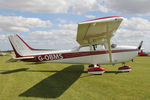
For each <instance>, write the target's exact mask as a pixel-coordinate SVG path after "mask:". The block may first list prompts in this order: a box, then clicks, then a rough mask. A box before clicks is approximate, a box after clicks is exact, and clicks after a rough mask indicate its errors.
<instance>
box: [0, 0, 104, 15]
mask: <svg viewBox="0 0 150 100" xmlns="http://www.w3.org/2000/svg"><path fill="white" fill-rule="evenodd" d="M102 2H103V0H55V1H54V0H25V1H24V2H22V1H21V0H0V8H4V9H14V10H19V11H30V12H36V13H68V12H69V10H70V9H71V8H72V12H73V13H77V14H82V13H85V12H88V11H95V10H101V11H103V12H106V11H107V9H106V8H105V7H104V6H103V5H102Z"/></svg>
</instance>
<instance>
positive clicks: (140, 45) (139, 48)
mask: <svg viewBox="0 0 150 100" xmlns="http://www.w3.org/2000/svg"><path fill="white" fill-rule="evenodd" d="M142 45H143V41H141V42H140V44H139V46H138V50H141V47H142Z"/></svg>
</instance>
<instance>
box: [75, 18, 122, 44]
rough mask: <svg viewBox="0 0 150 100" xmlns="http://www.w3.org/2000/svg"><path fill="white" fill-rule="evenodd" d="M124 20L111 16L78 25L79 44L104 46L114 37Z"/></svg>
mask: <svg viewBox="0 0 150 100" xmlns="http://www.w3.org/2000/svg"><path fill="white" fill-rule="evenodd" d="M122 20H123V18H122V17H120V16H110V17H103V18H97V19H93V20H89V21H85V22H82V23H79V24H78V32H77V42H78V43H79V44H80V45H94V44H104V43H105V42H106V40H107V38H111V37H112V36H114V33H115V32H116V30H117V29H118V27H119V26H120V24H121V22H122Z"/></svg>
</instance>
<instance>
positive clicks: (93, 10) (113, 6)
mask: <svg viewBox="0 0 150 100" xmlns="http://www.w3.org/2000/svg"><path fill="white" fill-rule="evenodd" d="M149 4H150V0H24V1H23V0H0V50H11V49H12V47H11V45H10V43H9V41H8V39H7V36H8V35H10V34H16V33H17V34H19V35H20V36H21V37H22V38H23V39H24V40H25V41H26V42H27V43H28V44H29V45H30V46H31V47H33V48H41V49H44V48H45V49H69V48H73V47H76V46H79V44H78V43H77V42H76V35H77V26H78V23H80V22H83V21H86V20H90V19H95V18H99V17H106V16H122V17H124V20H123V22H122V23H121V25H120V27H119V29H118V30H117V31H116V33H115V36H114V37H113V38H112V40H111V42H112V43H116V44H118V45H131V46H138V45H139V43H140V41H142V40H143V41H144V43H143V48H144V50H145V51H147V52H148V51H150V45H149V44H150V6H149Z"/></svg>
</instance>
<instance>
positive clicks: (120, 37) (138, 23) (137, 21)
mask: <svg viewBox="0 0 150 100" xmlns="http://www.w3.org/2000/svg"><path fill="white" fill-rule="evenodd" d="M149 27H150V21H148V20H147V19H144V18H140V17H132V18H130V19H125V20H124V21H123V23H122V24H121V26H120V28H119V29H118V30H117V32H116V34H115V36H114V37H113V38H112V42H114V43H117V44H120V45H135V46H137V45H138V44H139V43H140V41H142V40H143V41H144V46H143V47H144V48H145V50H146V51H149V50H150V47H149V45H148V43H150V40H149V38H150V29H149Z"/></svg>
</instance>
